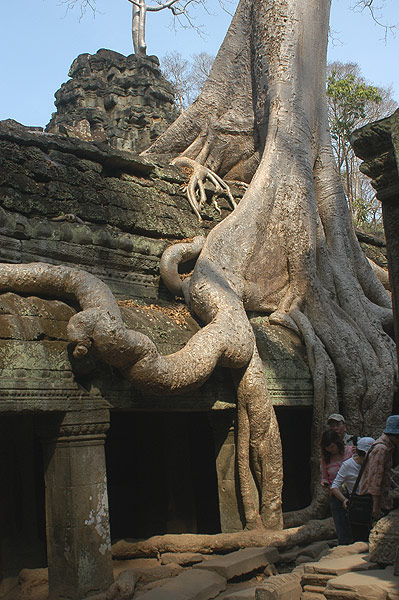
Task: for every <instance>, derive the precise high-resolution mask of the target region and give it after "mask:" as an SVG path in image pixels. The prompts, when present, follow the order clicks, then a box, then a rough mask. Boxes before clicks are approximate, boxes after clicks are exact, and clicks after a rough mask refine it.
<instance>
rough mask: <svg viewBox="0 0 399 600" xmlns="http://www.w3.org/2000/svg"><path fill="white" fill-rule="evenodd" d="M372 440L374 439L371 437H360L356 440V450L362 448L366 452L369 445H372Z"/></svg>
mask: <svg viewBox="0 0 399 600" xmlns="http://www.w3.org/2000/svg"><path fill="white" fill-rule="evenodd" d="M374 442H375V439H373V438H372V437H362V438H359V439H358V440H357V444H356V448H357V449H358V450H362V451H363V452H368V451H369V449H370V446H372V444H374Z"/></svg>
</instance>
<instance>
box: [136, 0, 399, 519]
mask: <svg viewBox="0 0 399 600" xmlns="http://www.w3.org/2000/svg"><path fill="white" fill-rule="evenodd" d="M329 10H330V0H263V1H261V0H253V1H250V0H241V2H240V4H239V7H238V9H237V13H236V15H235V17H234V19H233V22H232V24H231V27H230V29H229V32H228V34H227V36H226V38H225V41H224V43H223V45H222V47H221V49H220V52H219V54H218V56H217V58H216V60H215V63H214V67H213V69H212V72H211V74H210V77H209V79H208V81H207V83H206V85H205V88H204V90H203V93H202V94H201V96H200V97H199V99H198V100H197V102H195V103H194V104H193V105H192V106H191V107H190V108H189V109H188V110H187V111H186V113H185V114H183V115H182V116H181V117H180V118H179V119H178V120H177V121H176V122H175V123H174V124H173V125H172V126H171V127H170V128H169V129H168V130H167V131H166V132H165V133H164V134H163V135H162V136H161V137H160V138H159V139H158V140H157V141H156V143H155V144H154V145H153V146H152V147H151V148H150V149H149V150H148V151H147V154H150V153H152V152H154V153H159V152H162V151H163V150H165V149H167V152H169V153H171V152H172V153H173V151H174V153H175V154H177V153H180V154H182V155H184V156H187V157H189V158H191V159H195V160H197V161H198V162H200V163H201V164H203V165H205V166H207V167H209V168H210V169H213V170H215V171H216V172H217V173H218V174H219V175H222V176H224V177H225V178H227V179H229V178H232V179H235V178H238V179H241V180H243V181H251V184H250V186H249V188H248V190H247V192H246V194H245V196H244V198H243V199H242V201H241V203H240V205H239V206H238V208H237V209H236V210H235V211H234V212H233V213H232V215H231V216H230V217H228V218H227V219H226V220H225V221H224V222H223V223H221V224H220V225H219V227H218V228H217V229H216V230H214V231H213V232H211V234H210V235H209V236H208V239H207V241H206V243H205V246H204V248H203V250H202V253H201V256H200V257H199V259H198V262H197V266H196V269H195V272H194V276H193V277H192V283H191V296H192V297H194V299H195V295H196V292H195V290H196V289H197V288H199V287H200V286H201V282H202V281H203V280H205V279H206V278H207V269H208V265H209V264H210V263H211V264H215V263H217V265H218V268H219V269H222V270H223V273H224V278H225V280H226V281H227V282H228V284H229V287H230V288H232V289H233V290H234V291H235V292H236V294H237V296H238V297H239V298H240V299H241V300H242V302H243V304H244V306H245V308H246V309H255V310H264V311H266V312H268V313H271V319H272V320H274V321H275V322H279V323H281V324H285V325H286V326H287V327H291V328H292V329H294V330H295V331H298V332H299V333H300V334H301V336H302V338H303V340H304V343H305V345H306V348H307V352H308V358H309V365H310V368H311V371H312V375H313V381H314V390H315V406H314V419H313V435H312V440H313V449H312V456H313V473H314V478H313V479H314V483H316V481H317V480H318V477H317V475H318V468H319V467H318V455H319V453H318V448H317V445H318V440H319V439H320V434H321V431H322V429H323V427H324V426H325V422H326V416H327V415H328V414H329V413H332V412H337V410H338V397H337V378H338V381H339V386H340V391H341V393H342V405H341V407H340V410H343V411H344V413H345V416H346V419H347V423H348V428H349V430H350V431H353V432H357V433H359V434H360V433H362V432H363V433H367V434H375V435H377V434H379V433H380V431H381V427H382V425H383V422H384V419H385V417H386V415H387V414H389V412H390V410H391V406H392V397H393V390H394V386H395V380H396V371H395V368H396V367H395V355H394V344H393V342H392V340H391V339H390V337H389V336H388V335H387V334H386V333H385V331H384V327H386V326H387V325H388V324H389V323H390V322H391V319H392V313H391V304H390V299H389V296H388V294H387V293H386V291H385V290H384V289H383V288H382V286H381V285H380V283H379V282H378V281H377V280H376V278H375V277H374V275H373V273H372V271H371V269H370V268H369V265H368V264H367V261H366V260H365V258H364V255H363V253H362V251H361V249H360V247H359V245H358V242H357V240H356V236H355V234H354V230H353V227H352V223H351V219H350V213H349V210H348V205H347V201H346V198H345V196H344V192H343V189H342V186H341V183H340V179H339V176H338V173H337V170H336V167H335V164H334V160H333V155H332V148H331V142H330V137H329V132H328V121H327V108H326V96H325V67H326V46H327V34H328V21H329ZM255 169H256V172H255V174H254V175H253V173H254V170H255ZM315 492H317V488H316V490H315ZM322 500H323V498H322V494H321V493H315V502H314V504H313V508H314V509H316V507H318V506H320V504H322V503H323V502H322ZM311 512H312V511H307V513H306V511H305V513H303V514H302V515H301V516H302V517H304V516H305V514H307V516H309V515H310V514H311ZM313 512H314V511H313ZM294 522H295V520H293V519H287V523H289V524H294Z"/></svg>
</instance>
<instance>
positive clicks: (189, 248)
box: [159, 235, 205, 305]
mask: <svg viewBox="0 0 399 600" xmlns="http://www.w3.org/2000/svg"><path fill="white" fill-rule="evenodd" d="M204 242H205V238H204V237H203V236H202V235H197V236H196V237H195V238H194V239H193V240H192V242H180V243H178V244H172V246H168V248H166V250H165V251H164V253H163V254H162V257H161V262H160V265H159V271H160V274H161V277H162V279H163V282H164V283H165V285H166V287H167V288H168V290H169V291H170V293H171V294H173V295H174V296H183V297H184V298H185V300H186V304H187V305H189V303H190V299H189V297H188V294H187V293H186V294H184V288H183V280H182V279H181V277H180V275H179V271H178V268H179V265H180V264H182V263H185V262H187V261H189V260H193V259H194V258H197V256H198V255H199V253H200V252H201V250H202V248H203V246H204ZM185 281H186V280H185Z"/></svg>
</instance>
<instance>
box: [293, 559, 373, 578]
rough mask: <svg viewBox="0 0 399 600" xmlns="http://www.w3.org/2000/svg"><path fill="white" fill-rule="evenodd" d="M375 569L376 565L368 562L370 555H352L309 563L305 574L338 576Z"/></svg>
mask: <svg viewBox="0 0 399 600" xmlns="http://www.w3.org/2000/svg"><path fill="white" fill-rule="evenodd" d="M375 567H376V564H375V563H372V562H370V561H369V560H368V554H352V555H349V556H344V557H342V558H329V559H324V560H321V561H320V562H317V563H309V564H307V565H305V574H310V573H318V574H320V575H330V576H337V575H343V574H344V573H349V572H350V571H367V570H368V569H374V568H375Z"/></svg>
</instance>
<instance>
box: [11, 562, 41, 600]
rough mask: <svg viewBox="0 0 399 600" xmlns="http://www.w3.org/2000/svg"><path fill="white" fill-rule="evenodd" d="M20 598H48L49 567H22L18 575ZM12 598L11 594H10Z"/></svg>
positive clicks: (27, 599) (32, 599) (24, 599)
mask: <svg viewBox="0 0 399 600" xmlns="http://www.w3.org/2000/svg"><path fill="white" fill-rule="evenodd" d="M15 594H16V595H18V600H47V598H48V571H47V569H22V571H21V572H20V574H19V577H18V591H15ZM10 598H11V596H10Z"/></svg>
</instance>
